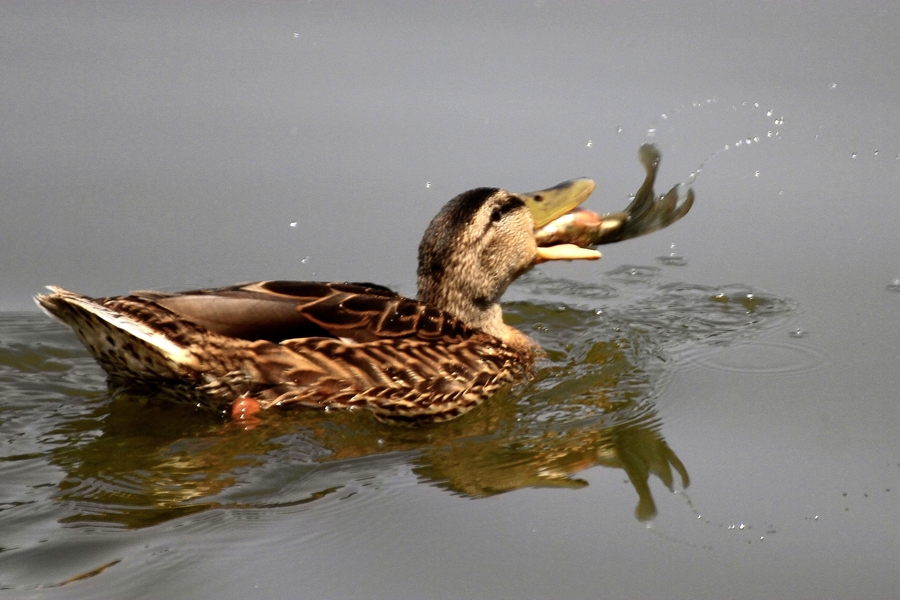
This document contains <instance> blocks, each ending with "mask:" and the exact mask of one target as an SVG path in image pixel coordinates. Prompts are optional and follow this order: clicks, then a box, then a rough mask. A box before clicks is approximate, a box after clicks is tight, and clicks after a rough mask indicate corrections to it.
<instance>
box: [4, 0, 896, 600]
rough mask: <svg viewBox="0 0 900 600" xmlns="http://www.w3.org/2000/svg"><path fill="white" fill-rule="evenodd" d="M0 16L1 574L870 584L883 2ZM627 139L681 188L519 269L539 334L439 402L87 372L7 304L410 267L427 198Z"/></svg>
mask: <svg viewBox="0 0 900 600" xmlns="http://www.w3.org/2000/svg"><path fill="white" fill-rule="evenodd" d="M0 11H2V12H3V14H2V18H0V28H2V29H3V34H2V35H0V45H2V47H3V53H4V56H7V57H9V60H8V61H7V64H6V66H5V67H4V69H3V71H4V75H3V79H4V82H5V85H4V86H3V89H2V90H0V96H2V100H3V101H2V102H0V114H2V116H3V117H4V122H5V123H7V124H8V127H6V128H5V129H4V132H3V133H2V135H3V136H4V141H5V142H6V143H5V144H4V148H5V151H4V153H3V155H2V157H0V175H2V176H0V197H2V198H3V202H4V212H3V218H2V219H0V256H2V257H3V260H2V261H0V283H2V286H0V309H2V312H0V590H2V592H0V596H3V597H10V598H71V597H79V598H92V597H99V598H106V597H131V598H159V597H191V598H217V599H221V598H246V597H273V598H275V597H309V598H352V597H376V598H421V597H431V598H465V597H472V598H474V597H477V598H521V597H556V598H582V597H584V598H588V597H590V598H596V597H611V598H623V597H640V598H698V597H735V598H738V597H746V598H760V597H766V598H817V597H858V598H894V597H897V596H898V594H900V581H898V573H897V569H896V556H898V555H900V524H898V515H900V512H898V510H897V508H898V495H897V494H898V490H900V450H898V448H900V439H898V427H897V424H898V410H900V403H898V397H900V396H898V390H900V371H898V369H897V365H898V364H900V335H898V334H900V310H898V305H897V301H898V294H897V293H896V291H897V289H898V285H897V282H898V281H900V279H898V277H900V266H898V265H900V260H898V258H900V238H898V236H897V231H898V230H900V211H898V206H900V199H898V195H897V181H898V179H900V177H898V165H900V162H898V161H897V160H895V158H896V157H898V156H900V147H898V139H900V138H898V136H897V131H898V130H900V119H898V113H897V111H896V106H897V105H898V104H900V98H898V90H897V87H896V81H897V80H898V78H900V73H898V68H900V67H898V66H897V64H896V61H892V60H888V59H887V58H885V57H892V56H896V54H897V52H896V50H897V49H898V47H900V39H898V38H900V34H898V32H897V31H896V26H895V24H896V22H897V17H898V16H900V15H897V14H896V13H897V7H896V6H894V5H887V4H886V5H883V6H868V7H865V8H862V9H860V8H859V7H853V8H852V9H849V8H846V7H845V6H844V5H842V4H838V3H834V4H833V5H823V6H822V7H820V12H819V13H817V14H816V15H812V16H811V15H810V14H809V11H808V10H806V9H804V8H803V7H800V6H798V7H791V6H786V5H777V6H771V7H765V6H763V7H760V6H752V5H748V6H738V5H728V6H722V7H713V8H711V7H710V6H708V5H700V4H696V5H695V4H681V5H678V6H677V7H676V6H674V5H669V4H667V3H659V4H655V3H645V4H641V5H639V6H638V5H634V6H632V5H622V6H612V5H605V4H595V3H583V4H579V3H567V4H566V5H565V6H563V5H559V6H557V5H554V4H551V3H536V4H532V3H527V4H522V5H520V4H515V3H496V4H481V5H479V7H472V8H458V7H455V8H453V9H450V8H447V9H443V8H439V7H437V6H434V7H428V6H418V5H409V6H399V5H381V4H377V3H376V4H367V5H366V8H363V7H362V6H359V7H354V8H353V9H352V10H351V9H349V8H347V7H341V6H338V5H320V4H318V3H312V4H309V3H306V4H303V5H297V6H285V7H273V6H269V7H257V8H253V9H251V8H247V7H244V6H243V5H235V6H227V5H217V6H216V8H215V9H213V10H209V9H208V7H206V8H204V7H202V6H200V5H197V6H196V7H193V8H180V9H171V10H169V11H165V10H160V9H159V8H158V7H156V6H155V5H154V6H149V5H148V6H145V7H141V6H138V5H134V6H131V5H130V6H129V7H128V9H118V8H116V7H115V6H106V7H103V8H98V7H96V6H88V5H75V4H72V5H58V6H56V7H55V8H54V9H53V10H49V9H47V8H46V7H42V6H40V5H34V4H29V5H21V6H19V5H4V6H3V7H2V8H0ZM699 24H702V26H701V25H699ZM860 65H865V68H860ZM645 141H653V142H654V143H656V144H658V145H659V147H660V149H661V151H662V156H663V158H662V165H661V169H660V174H659V185H658V187H659V188H660V189H668V187H669V186H671V185H673V184H675V183H678V182H682V183H684V184H689V185H692V186H693V188H694V191H695V192H696V194H697V201H696V204H695V206H694V208H693V209H692V211H691V213H690V214H689V215H688V216H687V217H686V218H685V219H684V220H683V221H680V222H679V223H677V224H675V225H674V226H673V227H671V228H670V229H666V230H663V231H660V232H657V233H655V234H653V235H651V236H648V237H646V238H641V239H637V240H633V241H629V242H626V243H623V244H619V245H614V246H608V247H604V248H603V249H602V250H603V253H604V258H603V260H602V261H600V263H592V264H573V265H562V264H554V265H545V266H542V267H540V268H539V269H537V270H535V271H534V272H532V273H530V274H528V275H527V276H526V277H524V278H522V279H521V280H520V281H519V282H517V283H516V284H515V285H514V286H513V287H512V288H511V289H510V290H509V293H508V294H507V296H506V298H505V300H506V304H505V312H506V315H507V319H508V321H509V322H510V323H512V324H514V325H516V326H517V327H520V328H521V329H522V330H523V331H525V332H526V333H528V334H529V335H531V336H533V337H534V338H535V339H537V340H538V341H539V342H540V343H541V344H542V346H543V347H544V348H545V350H546V352H547V358H546V359H545V360H544V361H543V362H542V363H541V364H540V368H539V370H538V372H537V375H536V377H535V378H534V379H533V380H532V381H531V382H529V383H528V384H526V385H524V386H521V387H520V388H517V389H514V390H512V391H511V392H510V393H509V394H507V395H505V396H503V397H499V398H495V399H493V400H492V401H491V402H489V403H487V404H485V405H484V406H482V407H481V408H479V409H477V410H476V411H473V412H472V413H470V414H469V415H466V416H465V417H463V418H461V419H459V420H456V421H453V422H450V423H447V424H443V425H440V426H434V427H428V428H421V429H411V428H401V427H391V426H387V425H382V424H380V423H377V422H375V421H374V420H373V419H372V418H370V417H369V416H368V415H366V414H364V413H340V412H330V413H327V414H325V413H313V412H303V411H296V412H274V413H266V414H265V415H263V418H262V421H261V422H260V423H259V424H257V425H255V426H253V427H248V426H247V425H245V424H238V423H233V422H229V421H226V420H224V419H223V418H221V417H220V416H218V415H215V414H211V413H209V412H207V411H204V410H200V409H196V408H192V407H184V406H173V405H171V404H168V403H166V402H162V401H160V399H158V398H152V397H149V398H148V397H138V396H127V395H119V396H110V394H109V393H108V391H107V389H106V386H105V383H104V374H103V372H102V371H101V370H100V369H99V368H98V367H97V366H96V364H95V363H94V362H93V361H92V360H91V359H90V357H89V356H88V355H87V353H86V352H85V351H84V349H83V348H82V347H81V346H80V344H79V343H78V342H77V340H76V339H75V337H74V335H72V334H71V333H70V332H68V331H67V330H66V329H65V328H64V327H62V326H61V325H59V324H57V323H55V322H54V321H51V320H50V319H47V318H46V317H44V316H43V315H41V314H40V313H38V312H37V311H36V310H35V309H34V308H33V306H32V304H31V300H30V297H31V296H32V295H34V294H36V293H39V292H40V291H41V286H42V285H45V284H51V283H52V284H57V285H62V286H65V287H68V288H71V289H73V290H76V291H79V292H83V293H87V294H94V295H101V294H113V293H122V292H125V291H127V290H129V289H138V288H143V289H147V288H163V289H188V288H196V287H201V286H212V285H226V284H230V283H235V282H238V281H249V280H255V279H260V278H292V279H303V278H307V279H325V280H351V281H353V280H356V281H376V282H378V283H383V284H387V285H390V286H392V287H394V288H396V289H398V290H399V291H401V292H403V293H405V294H413V293H414V285H415V278H414V272H415V249H416V246H417V243H418V238H419V236H420V235H421V232H422V231H423V230H424V228H425V226H426V224H427V223H428V220H429V219H430V218H431V217H432V216H433V215H434V214H435V213H436V212H437V210H438V209H439V208H440V206H441V205H442V204H443V203H444V202H445V201H447V200H448V199H449V198H450V197H452V196H453V195H454V194H456V193H458V192H460V191H463V190H465V189H467V188H471V187H475V186H478V185H501V186H505V187H508V188H511V189H518V190H528V189H539V188H542V187H546V186H547V185H552V184H553V183H555V182H557V181H561V180H564V179H567V178H571V177H577V176H582V175H584V176H589V177H592V178H594V179H595V180H597V182H598V191H597V192H595V194H594V196H593V197H591V198H590V199H588V201H587V202H586V207H588V208H590V209H592V210H596V211H598V212H605V211H607V210H617V209H620V208H622V207H624V206H625V205H626V204H627V203H628V197H629V194H630V193H633V192H634V191H635V190H636V189H637V186H638V185H639V183H640V181H641V180H642V179H643V170H642V169H641V167H640V163H639V162H638V160H637V156H636V153H637V149H638V147H639V146H640V144H641V143H643V142H645ZM876 148H877V149H878V150H877V151H876ZM854 153H855V157H852V155H853V154H854ZM676 249H677V251H676Z"/></svg>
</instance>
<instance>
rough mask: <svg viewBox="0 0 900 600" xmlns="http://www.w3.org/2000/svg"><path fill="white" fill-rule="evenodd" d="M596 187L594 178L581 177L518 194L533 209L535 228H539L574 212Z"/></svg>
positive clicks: (529, 208)
mask: <svg viewBox="0 0 900 600" xmlns="http://www.w3.org/2000/svg"><path fill="white" fill-rule="evenodd" d="M595 187H596V184H595V183H594V180H593V179H588V178H587V177H579V178H578V179H570V180H568V181H563V182H562V183H559V184H557V185H554V186H553V187H552V188H548V189H546V190H538V191H536V192H528V193H526V194H517V196H519V197H520V198H521V199H522V200H524V201H525V205H526V206H527V207H528V210H530V211H531V216H532V218H533V219H534V228H535V229H539V228H541V227H543V226H544V225H546V224H548V223H550V222H551V221H554V220H556V219H558V218H560V217H561V216H563V215H565V214H568V213H570V212H572V210H573V209H574V208H575V207H577V206H578V205H579V204H581V203H582V202H584V201H585V200H586V199H587V197H588V196H590V195H591V192H593V191H594V188H595Z"/></svg>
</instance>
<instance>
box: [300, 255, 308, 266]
mask: <svg viewBox="0 0 900 600" xmlns="http://www.w3.org/2000/svg"><path fill="white" fill-rule="evenodd" d="M308 262H309V257H308V256H304V257H303V258H301V259H300V264H303V265H305V264H306V263H308Z"/></svg>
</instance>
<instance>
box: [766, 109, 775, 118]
mask: <svg viewBox="0 0 900 600" xmlns="http://www.w3.org/2000/svg"><path fill="white" fill-rule="evenodd" d="M774 112H775V111H773V110H769V111H766V116H767V117H771V116H772V113H774Z"/></svg>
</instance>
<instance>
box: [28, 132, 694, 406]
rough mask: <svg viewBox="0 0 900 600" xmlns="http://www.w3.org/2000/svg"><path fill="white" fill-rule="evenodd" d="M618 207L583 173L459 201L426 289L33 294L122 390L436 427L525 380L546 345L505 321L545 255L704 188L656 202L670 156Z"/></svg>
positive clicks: (582, 246) (577, 251) (648, 148)
mask: <svg viewBox="0 0 900 600" xmlns="http://www.w3.org/2000/svg"><path fill="white" fill-rule="evenodd" d="M639 155H640V158H641V161H642V163H643V165H644V167H645V170H646V178H645V180H644V183H643V185H642V186H641V188H640V189H639V190H638V192H637V193H636V194H635V196H634V199H633V201H632V202H631V204H630V205H629V206H628V207H627V208H626V209H625V210H624V211H621V212H616V213H607V214H605V215H598V214H597V213H594V212H592V211H588V210H586V209H583V208H580V207H579V205H580V204H581V203H582V202H583V201H584V200H585V199H586V198H587V197H588V196H589V195H590V194H591V193H592V192H593V190H594V188H595V183H594V181H593V180H591V179H588V178H577V179H571V180H568V181H565V182H563V183H560V184H558V185H556V186H553V187H551V188H547V189H544V190H540V191H536V192H529V193H513V192H510V191H507V190H504V189H500V188H490V187H481V188H476V189H472V190H469V191H467V192H463V193H462V194H459V195H458V196H456V197H455V198H453V199H452V200H450V201H449V202H448V203H447V204H446V205H445V206H444V207H443V208H442V209H441V210H440V212H438V214H437V215H436V216H435V217H434V219H433V220H432V221H431V223H430V224H429V225H428V227H427V229H426V230H425V234H424V236H423V238H422V241H421V243H420V245H419V251H418V269H417V284H418V294H417V297H416V298H415V299H413V298H407V297H404V296H402V295H400V294H397V293H395V292H394V291H392V290H390V289H389V288H387V287H383V286H380V285H376V284H372V283H350V282H340V283H334V282H314V281H258V282H253V283H244V284H239V285H233V286H228V287H221V288H216V289H197V290H189V291H183V292H160V291H133V292H131V293H129V294H127V295H124V296H114V297H101V298H92V297H88V296H84V295H81V294H78V293H76V292H71V291H68V290H66V289H63V288H60V287H56V286H48V290H49V293H47V294H42V295H39V296H36V298H35V300H36V302H37V304H38V305H39V306H40V307H41V308H42V309H43V310H44V311H46V312H47V313H48V314H50V315H51V316H52V317H54V318H56V319H58V320H60V321H62V322H63V323H64V324H66V325H68V326H69V327H71V328H72V330H73V331H74V332H75V334H76V336H77V337H78V338H79V340H80V341H81V342H82V343H83V344H84V346H85V347H86V348H87V350H88V352H89V353H90V354H91V355H92V356H93V358H94V359H95V360H96V361H97V362H98V363H99V364H100V366H101V367H102V368H103V369H104V370H105V371H106V373H107V381H108V384H109V386H110V388H111V389H130V390H138V391H141V392H143V393H154V394H155V393H164V394H165V395H166V396H168V397H171V398H173V399H178V400H186V401H189V402H196V403H197V404H198V406H208V407H212V408H213V409H216V410H220V411H221V412H223V413H225V414H229V413H230V415H231V416H232V417H233V418H235V419H240V418H248V417H250V416H251V415H254V414H255V413H257V412H259V411H262V410H268V409H273V408H276V407H280V408H289V407H306V408H315V409H320V410H333V409H350V410H352V409H365V410H368V411H370V412H371V413H373V414H374V416H375V417H376V418H377V419H378V420H381V421H386V422H391V423H406V424H427V423H439V422H443V421H447V420H450V419H454V418H457V417H459V416H461V415H463V414H465V413H467V412H469V411H471V410H472V409H474V408H475V407H477V406H478V405H479V404H481V403H482V402H484V401H485V400H486V399H488V398H490V397H492V396H494V395H495V394H497V393H499V392H500V391H501V390H502V389H508V388H509V387H511V386H513V385H514V384H516V383H518V382H521V381H523V380H527V379H528V377H529V376H530V374H531V373H532V372H533V369H534V365H535V361H536V360H537V358H538V357H539V356H540V355H541V350H540V347H539V345H538V344H537V343H536V342H535V341H534V340H532V339H531V338H529V337H528V336H527V335H526V334H524V333H523V332H521V331H519V330H518V329H516V328H514V327H511V326H510V325H508V324H506V323H505V322H504V321H503V312H502V308H501V304H500V301H501V297H502V296H503V294H504V292H505V291H506V290H507V288H508V287H509V285H510V284H511V283H512V282H513V281H515V280H516V278H518V277H519V276H521V275H522V274H523V273H525V272H527V271H528V270H530V269H531V268H533V267H534V266H535V265H537V264H540V263H546V262H551V261H560V260H566V261H570V260H597V259H599V258H600V257H601V254H600V252H599V251H597V250H596V248H595V246H597V245H599V244H607V243H612V242H617V241H621V240H624V239H629V238H631V237H635V236H637V235H644V234H646V233H649V232H651V231H655V230H656V229H660V228H662V227H666V226H668V225H670V224H671V223H673V222H675V221H677V220H679V219H680V218H681V217H683V216H684V215H685V214H686V213H687V211H688V210H690V207H691V205H692V204H693V199H694V198H693V191H692V190H688V194H687V198H686V199H685V200H683V201H681V202H680V203H679V194H678V187H679V186H675V187H673V188H672V190H671V191H670V192H669V193H668V194H666V195H665V196H660V197H656V196H655V194H654V192H653V184H654V180H655V177H656V171H657V167H658V164H659V158H660V157H659V152H658V150H657V149H656V148H655V146H652V145H650V144H645V145H644V146H642V147H641V151H640V153H639Z"/></svg>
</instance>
